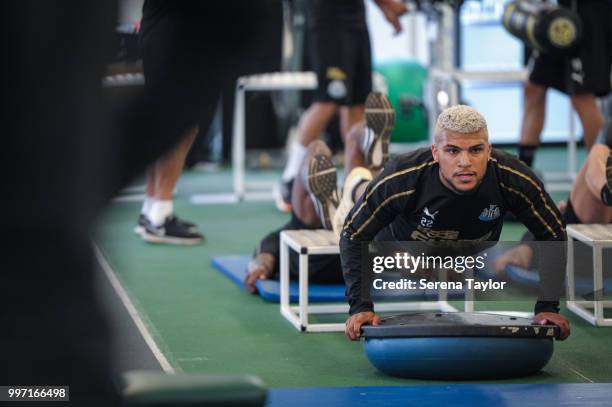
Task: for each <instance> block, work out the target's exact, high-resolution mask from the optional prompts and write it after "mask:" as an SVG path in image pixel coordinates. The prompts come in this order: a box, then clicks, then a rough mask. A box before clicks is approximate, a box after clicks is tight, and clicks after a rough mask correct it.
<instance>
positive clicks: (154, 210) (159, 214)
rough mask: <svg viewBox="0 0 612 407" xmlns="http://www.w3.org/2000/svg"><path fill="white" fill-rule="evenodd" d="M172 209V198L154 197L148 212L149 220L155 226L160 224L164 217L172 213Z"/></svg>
mask: <svg viewBox="0 0 612 407" xmlns="http://www.w3.org/2000/svg"><path fill="white" fill-rule="evenodd" d="M173 211H174V207H173V202H172V200H169V201H162V200H159V199H154V200H153V203H152V204H151V210H150V211H149V212H148V216H149V220H150V221H151V223H152V224H153V225H155V226H160V225H162V224H163V223H164V221H165V220H166V218H167V217H168V216H170V215H172V213H173Z"/></svg>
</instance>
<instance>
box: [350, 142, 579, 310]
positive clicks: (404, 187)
mask: <svg viewBox="0 0 612 407" xmlns="http://www.w3.org/2000/svg"><path fill="white" fill-rule="evenodd" d="M507 211H511V212H512V213H513V214H514V215H515V216H516V217H517V218H518V219H519V220H520V221H521V222H523V224H524V225H525V226H526V227H527V228H528V229H529V230H530V231H531V232H532V233H533V234H534V236H535V237H536V239H537V240H542V241H555V240H556V241H563V240H567V237H566V233H565V224H564V222H563V220H562V217H561V214H560V212H559V210H558V209H557V207H556V205H555V203H554V202H553V200H552V199H551V198H550V196H549V195H548V193H547V192H546V191H545V190H544V186H543V185H542V183H541V182H540V181H539V180H538V178H537V177H536V176H535V175H534V174H533V173H532V172H531V170H530V169H529V168H528V167H527V166H526V165H525V164H523V163H522V162H521V161H520V160H519V159H518V158H516V157H515V156H513V155H510V154H507V153H504V152H502V151H498V150H495V149H493V151H492V153H491V158H490V159H489V162H488V164H487V170H486V174H485V176H484V178H483V180H482V183H481V184H480V185H479V186H478V187H477V188H476V190H474V191H471V192H470V193H467V194H459V193H457V192H455V191H452V190H450V189H448V188H447V187H446V186H444V185H443V184H442V181H441V180H440V175H439V166H438V164H437V163H436V162H435V161H434V159H433V156H432V153H431V150H430V149H429V148H422V149H419V150H416V151H413V152H411V153H408V154H405V155H401V156H399V157H397V158H395V159H393V160H391V161H389V162H388V163H387V164H386V165H385V168H384V169H383V171H382V172H381V173H380V174H379V175H378V176H377V177H376V178H374V180H373V181H371V182H370V184H369V185H368V188H367V189H366V192H365V193H364V195H363V196H362V197H361V198H360V199H359V200H358V201H357V202H356V203H355V206H354V207H353V209H352V210H351V212H350V213H349V215H348V216H347V220H346V223H345V225H344V229H343V232H342V234H341V239H340V253H341V257H342V269H343V273H344V279H345V282H346V285H347V297H348V300H349V304H350V313H351V314H354V313H357V312H362V311H371V310H373V305H372V302H371V301H370V300H369V298H368V297H367V295H366V296H364V295H362V290H361V261H360V258H361V243H362V242H368V241H371V240H373V239H375V237H376V236H377V234H378V233H379V232H381V231H382V232H381V234H384V235H385V239H384V240H397V241H419V240H420V241H430V242H431V241H462V242H465V241H472V242H484V241H497V240H498V239H499V236H500V234H501V229H502V226H503V219H504V214H505V213H506V212H507ZM383 229H384V230H383ZM546 258H547V259H548V260H547V262H550V264H548V263H547V264H542V270H551V272H549V273H548V274H546V273H542V275H541V288H542V287H545V288H546V294H542V290H541V294H540V298H539V300H540V301H538V304H536V310H537V311H543V310H546V311H557V310H558V309H557V305H558V298H559V297H558V296H559V295H560V293H561V292H562V289H563V276H564V270H565V255H564V254H561V253H555V255H554V256H546ZM367 291H368V290H365V291H364V292H367ZM551 293H554V294H551ZM544 301H546V302H544Z"/></svg>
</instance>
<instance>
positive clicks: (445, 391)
mask: <svg viewBox="0 0 612 407" xmlns="http://www.w3.org/2000/svg"><path fill="white" fill-rule="evenodd" d="M466 369H469V366H466ZM268 395H269V398H268V403H267V406H268V407H280V406H291V407H306V406H317V405H318V406H334V407H395V406H398V407H399V406H401V407H405V406H419V407H440V406H453V407H491V406H500V407H543V406H547V407H548V406H554V407H575V406H588V407H608V406H610V399H611V398H612V384H609V383H568V384H444V385H422V384H421V385H408V386H380V387H374V386H364V387H323V388H321V387H319V388H317V387H315V388H312V387H302V388H272V389H270V390H269V392H268Z"/></svg>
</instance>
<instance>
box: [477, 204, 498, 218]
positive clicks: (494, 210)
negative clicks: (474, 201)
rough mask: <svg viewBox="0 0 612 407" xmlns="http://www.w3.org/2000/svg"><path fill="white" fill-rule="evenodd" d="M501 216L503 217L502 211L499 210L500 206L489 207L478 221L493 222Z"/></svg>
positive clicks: (483, 211)
mask: <svg viewBox="0 0 612 407" xmlns="http://www.w3.org/2000/svg"><path fill="white" fill-rule="evenodd" d="M500 215H501V211H500V209H499V206H497V205H489V207H488V208H484V209H483V210H482V212H481V213H480V216H479V217H478V219H480V220H481V221H483V222H490V221H492V220H495V219H497V218H499V216H500Z"/></svg>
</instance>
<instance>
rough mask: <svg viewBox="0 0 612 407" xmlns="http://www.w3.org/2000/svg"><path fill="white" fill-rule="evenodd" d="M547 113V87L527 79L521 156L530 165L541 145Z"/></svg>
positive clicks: (520, 147)
mask: <svg viewBox="0 0 612 407" xmlns="http://www.w3.org/2000/svg"><path fill="white" fill-rule="evenodd" d="M545 115H546V88H545V87H543V86H540V85H536V84H534V83H532V82H529V81H527V83H525V89H524V103H523V123H522V125H521V140H520V143H519V158H520V159H521V160H523V161H524V162H525V163H526V164H527V165H529V166H531V165H532V164H533V159H534V152H535V149H536V148H537V146H539V145H540V134H541V133H542V129H543V128H544V119H545Z"/></svg>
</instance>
